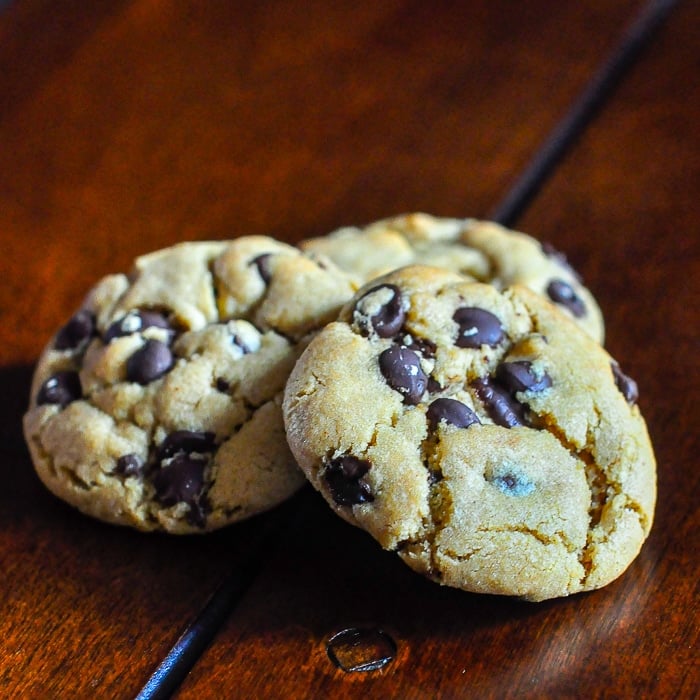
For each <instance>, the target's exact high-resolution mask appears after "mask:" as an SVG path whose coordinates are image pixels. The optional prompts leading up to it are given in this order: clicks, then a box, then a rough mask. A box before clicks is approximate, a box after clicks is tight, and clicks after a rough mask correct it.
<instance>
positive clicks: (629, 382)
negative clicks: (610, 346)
mask: <svg viewBox="0 0 700 700" xmlns="http://www.w3.org/2000/svg"><path fill="white" fill-rule="evenodd" d="M610 367H611V368H612V373H613V377H615V386H616V387H617V388H618V389H619V390H620V393H621V394H622V395H623V396H624V397H625V401H627V403H628V404H630V406H632V405H634V404H635V403H637V399H638V398H639V388H638V387H637V382H635V381H634V379H632V378H631V377H628V376H627V375H626V374H625V373H624V372H623V371H622V370H621V369H620V365H618V364H617V362H611V363H610Z"/></svg>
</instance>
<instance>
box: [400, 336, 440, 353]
mask: <svg viewBox="0 0 700 700" xmlns="http://www.w3.org/2000/svg"><path fill="white" fill-rule="evenodd" d="M403 346H404V347H407V348H408V349H409V350H413V351H414V352H419V353H420V354H421V355H423V357H428V358H432V357H435V352H436V351H437V345H435V343H433V341H432V340H428V339H427V338H416V337H414V336H412V335H407V336H405V337H404V339H403Z"/></svg>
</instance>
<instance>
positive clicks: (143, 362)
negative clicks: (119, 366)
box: [126, 340, 174, 384]
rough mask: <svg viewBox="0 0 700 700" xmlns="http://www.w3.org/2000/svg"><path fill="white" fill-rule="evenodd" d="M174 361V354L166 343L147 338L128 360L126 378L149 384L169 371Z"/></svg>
mask: <svg viewBox="0 0 700 700" xmlns="http://www.w3.org/2000/svg"><path fill="white" fill-rule="evenodd" d="M173 363H174V359H173V354H172V352H170V348H169V347H168V346H167V345H166V344H165V343H162V342H161V341H160V340H147V341H146V342H145V344H144V345H143V346H142V347H141V348H139V349H138V350H137V351H136V352H135V353H134V354H133V355H131V357H129V359H128V360H127V361H126V378H127V379H128V380H129V381H130V382H138V383H139V384H149V383H150V382H152V381H154V380H156V379H158V378H159V377H162V376H163V375H164V374H166V373H167V372H169V371H170V369H172V366H173Z"/></svg>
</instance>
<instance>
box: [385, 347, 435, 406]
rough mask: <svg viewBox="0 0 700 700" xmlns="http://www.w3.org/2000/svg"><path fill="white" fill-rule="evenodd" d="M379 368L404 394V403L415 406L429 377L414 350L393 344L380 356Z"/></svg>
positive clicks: (389, 383)
mask: <svg viewBox="0 0 700 700" xmlns="http://www.w3.org/2000/svg"><path fill="white" fill-rule="evenodd" d="M379 369H380V371H381V373H382V375H384V378H385V379H386V382H387V384H388V385H389V386H390V387H391V388H392V389H394V390H395V391H398V392H399V393H400V394H401V395H402V396H403V400H404V403H407V404H409V405H411V406H415V404H417V403H418V402H419V401H420V400H421V396H423V392H424V391H425V388H426V386H427V384H428V377H427V376H426V375H425V372H423V370H422V368H421V366H420V358H419V357H418V355H416V353H415V352H413V350H409V349H408V348H405V347H402V346H400V345H392V346H391V347H390V348H387V349H386V350H384V352H383V353H382V354H381V355H380V356H379Z"/></svg>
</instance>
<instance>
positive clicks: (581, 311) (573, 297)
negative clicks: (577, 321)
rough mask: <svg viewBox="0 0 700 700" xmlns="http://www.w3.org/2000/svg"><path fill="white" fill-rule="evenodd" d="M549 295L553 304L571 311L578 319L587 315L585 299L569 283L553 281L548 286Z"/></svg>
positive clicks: (558, 280)
mask: <svg viewBox="0 0 700 700" xmlns="http://www.w3.org/2000/svg"><path fill="white" fill-rule="evenodd" d="M547 294H548V295H549V298H550V299H551V300H552V301H553V302H555V303H556V304H561V306H563V307H565V308H567V309H569V311H571V313H572V314H573V315H574V316H575V317H576V318H582V317H583V316H585V315H586V305H585V304H584V303H583V299H581V297H579V296H578V295H577V294H576V292H575V291H574V288H573V287H572V286H571V285H570V284H569V283H568V282H565V281H564V280H560V279H553V280H552V281H551V282H550V283H549V284H548V285H547Z"/></svg>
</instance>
